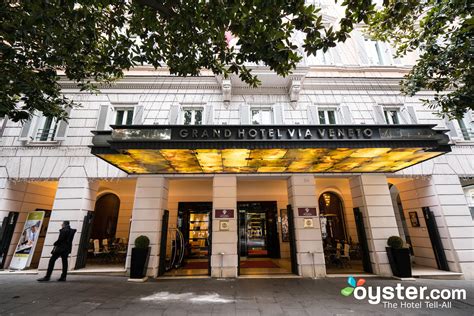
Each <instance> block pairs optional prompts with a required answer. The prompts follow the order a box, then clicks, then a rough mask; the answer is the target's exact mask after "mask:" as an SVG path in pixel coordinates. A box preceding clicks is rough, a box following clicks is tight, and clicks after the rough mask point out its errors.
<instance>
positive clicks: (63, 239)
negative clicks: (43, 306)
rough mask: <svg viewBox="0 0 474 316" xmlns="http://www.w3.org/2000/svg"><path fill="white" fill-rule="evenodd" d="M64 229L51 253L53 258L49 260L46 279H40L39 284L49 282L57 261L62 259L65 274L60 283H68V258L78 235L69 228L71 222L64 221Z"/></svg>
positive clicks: (60, 232) (61, 230) (62, 275)
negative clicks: (73, 241) (75, 235)
mask: <svg viewBox="0 0 474 316" xmlns="http://www.w3.org/2000/svg"><path fill="white" fill-rule="evenodd" d="M61 227H62V228H61V229H60V230H59V238H58V240H56V242H55V243H54V248H53V251H51V254H52V256H51V258H50V259H49V264H48V271H47V272H46V275H45V277H44V278H41V279H38V281H39V282H44V281H49V279H50V278H51V274H52V273H53V269H54V263H55V262H56V260H57V259H58V258H59V257H61V261H62V263H63V272H62V274H61V277H60V278H59V279H58V281H61V282H64V281H66V276H67V257H68V256H69V254H70V253H71V248H72V240H73V239H74V234H75V233H76V230H75V229H71V227H70V226H69V221H64V222H63V224H62V226H61Z"/></svg>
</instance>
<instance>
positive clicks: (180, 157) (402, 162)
mask: <svg viewBox="0 0 474 316" xmlns="http://www.w3.org/2000/svg"><path fill="white" fill-rule="evenodd" d="M115 128H117V129H118V127H115ZM134 128H136V127H134ZM155 128H156V127H155ZM173 128H178V127H173ZM123 131H124V130H123V129H122V130H121V131H120V132H119V133H118V134H117V135H118V136H117V135H116V137H113V134H111V133H110V132H109V134H108V135H107V136H106V137H110V136H109V135H112V137H110V138H108V140H107V141H106V143H107V144H109V145H110V147H105V146H104V143H105V142H104V135H105V134H106V132H96V136H95V137H94V138H97V140H96V142H95V143H96V144H95V145H96V146H93V147H92V153H93V154H95V155H96V156H98V157H100V158H102V159H103V160H105V161H107V162H109V163H111V164H112V165H114V166H116V167H118V168H120V169H122V170H124V171H125V172H127V173H131V174H147V173H152V174H172V173H185V174H186V173H201V174H208V173H284V172H288V173H318V172H326V173H331V172H334V173H351V172H395V171H398V170H401V169H403V168H406V167H410V166H412V165H414V164H417V163H420V162H422V161H425V160H427V159H431V158H433V157H436V156H439V155H441V154H444V153H445V152H446V151H448V150H447V149H446V146H444V147H443V146H440V147H439V148H436V147H435V146H433V140H431V141H427V142H425V145H430V146H410V147H408V146H406V145H405V146H402V145H403V144H402V143H401V142H393V144H391V143H390V141H387V140H385V141H384V142H383V143H382V144H383V145H384V146H383V147H382V146H380V147H378V146H377V145H378V144H380V142H379V143H377V142H370V140H365V143H366V147H364V146H363V145H364V140H361V141H358V142H356V141H354V142H353V144H354V147H356V148H351V147H350V146H347V145H348V144H349V145H350V144H352V143H351V142H341V143H343V145H344V146H341V147H336V145H337V144H338V143H337V141H336V140H334V141H333V142H334V143H331V142H330V141H329V142H328V141H327V140H326V141H325V142H324V146H325V147H324V148H318V147H319V145H320V144H321V143H317V142H312V141H311V140H306V142H301V141H299V142H297V143H296V144H295V143H291V144H290V145H291V146H288V144H289V142H288V140H286V141H282V140H259V141H257V140H249V141H245V142H240V143H236V142H235V141H234V142H232V145H231V146H228V145H229V144H227V143H226V142H227V141H228V140H225V139H221V140H219V141H217V142H216V140H213V141H212V142H206V141H203V140H202V139H199V140H196V141H195V142H192V141H190V140H189V139H187V140H186V145H183V144H181V145H180V143H179V140H176V139H174V140H175V141H176V142H173V137H175V134H174V133H173V132H171V134H170V135H171V136H169V139H158V140H153V139H150V138H147V139H136V138H134V137H133V136H132V137H128V138H126V142H125V143H124V138H123V137H122V138H121V136H123V134H120V133H123ZM98 134H100V135H102V136H100V135H98ZM374 135H375V134H374ZM99 137H102V139H100V140H99V139H98V138H99ZM131 138H132V139H131ZM165 138H166V137H165ZM98 144H99V145H100V146H97V145H98ZM157 144H158V145H157ZM167 144H169V146H167ZM192 144H194V146H193V145H192ZM219 144H221V146H220V147H221V148H219ZM262 144H263V146H262ZM279 144H281V146H278V145H279ZM409 144H410V145H414V144H417V142H416V141H411V142H409ZM419 144H420V145H423V142H422V141H419ZM239 145H240V146H239ZM392 145H393V146H392ZM157 147H158V148H157ZM167 147H169V148H167ZM177 147H178V148H177ZM183 147H184V148H183ZM193 147H194V148H193ZM206 147H208V148H206ZM209 147H212V148H209ZM216 147H218V148H216ZM227 147H233V148H227ZM255 147H267V148H255ZM268 147H271V148H268ZM285 147H291V148H285ZM299 147H301V148H299ZM308 147H310V148H308Z"/></svg>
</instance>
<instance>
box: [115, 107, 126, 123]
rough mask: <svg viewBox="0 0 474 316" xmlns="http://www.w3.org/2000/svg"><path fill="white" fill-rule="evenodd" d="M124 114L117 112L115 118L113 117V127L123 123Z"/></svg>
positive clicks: (121, 111) (123, 112)
mask: <svg viewBox="0 0 474 316" xmlns="http://www.w3.org/2000/svg"><path fill="white" fill-rule="evenodd" d="M124 114H125V111H123V110H120V111H117V116H116V117H115V125H122V124H123V123H122V122H123V115H124Z"/></svg>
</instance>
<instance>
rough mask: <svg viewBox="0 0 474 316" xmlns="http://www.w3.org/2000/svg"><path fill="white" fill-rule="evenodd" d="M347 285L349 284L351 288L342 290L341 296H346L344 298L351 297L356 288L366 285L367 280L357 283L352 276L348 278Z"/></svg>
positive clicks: (360, 280)
mask: <svg viewBox="0 0 474 316" xmlns="http://www.w3.org/2000/svg"><path fill="white" fill-rule="evenodd" d="M347 284H349V286H347V287H345V288H343V289H342V290H341V294H342V295H344V296H349V295H351V294H352V293H353V292H354V290H355V289H356V287H358V286H362V285H364V284H365V279H359V280H357V281H356V279H355V278H354V277H352V276H350V277H348V278H347Z"/></svg>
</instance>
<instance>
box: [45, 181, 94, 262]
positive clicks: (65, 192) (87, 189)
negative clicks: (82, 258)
mask: <svg viewBox="0 0 474 316" xmlns="http://www.w3.org/2000/svg"><path fill="white" fill-rule="evenodd" d="M98 187H99V184H98V182H97V181H89V180H88V179H87V178H85V177H81V178H61V179H59V182H58V189H57V191H56V196H55V198H54V203H53V209H52V212H51V219H50V221H49V225H48V232H47V234H46V238H45V241H44V246H43V251H42V253H41V259H40V262H39V267H38V270H46V269H47V267H48V261H49V258H50V257H51V250H52V249H53V247H54V246H53V244H54V242H55V241H56V240H57V239H58V237H59V229H61V224H62V222H63V221H65V220H68V221H70V222H71V228H73V229H76V230H77V232H76V235H75V236H74V240H73V243H72V251H71V255H70V256H69V266H68V268H69V270H73V269H74V266H75V264H76V259H77V250H78V247H79V242H80V240H81V233H82V225H83V222H84V216H86V215H87V212H89V211H94V207H95V201H96V197H97V190H98ZM59 269H61V263H60V262H59V263H58V262H56V265H55V270H59Z"/></svg>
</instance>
